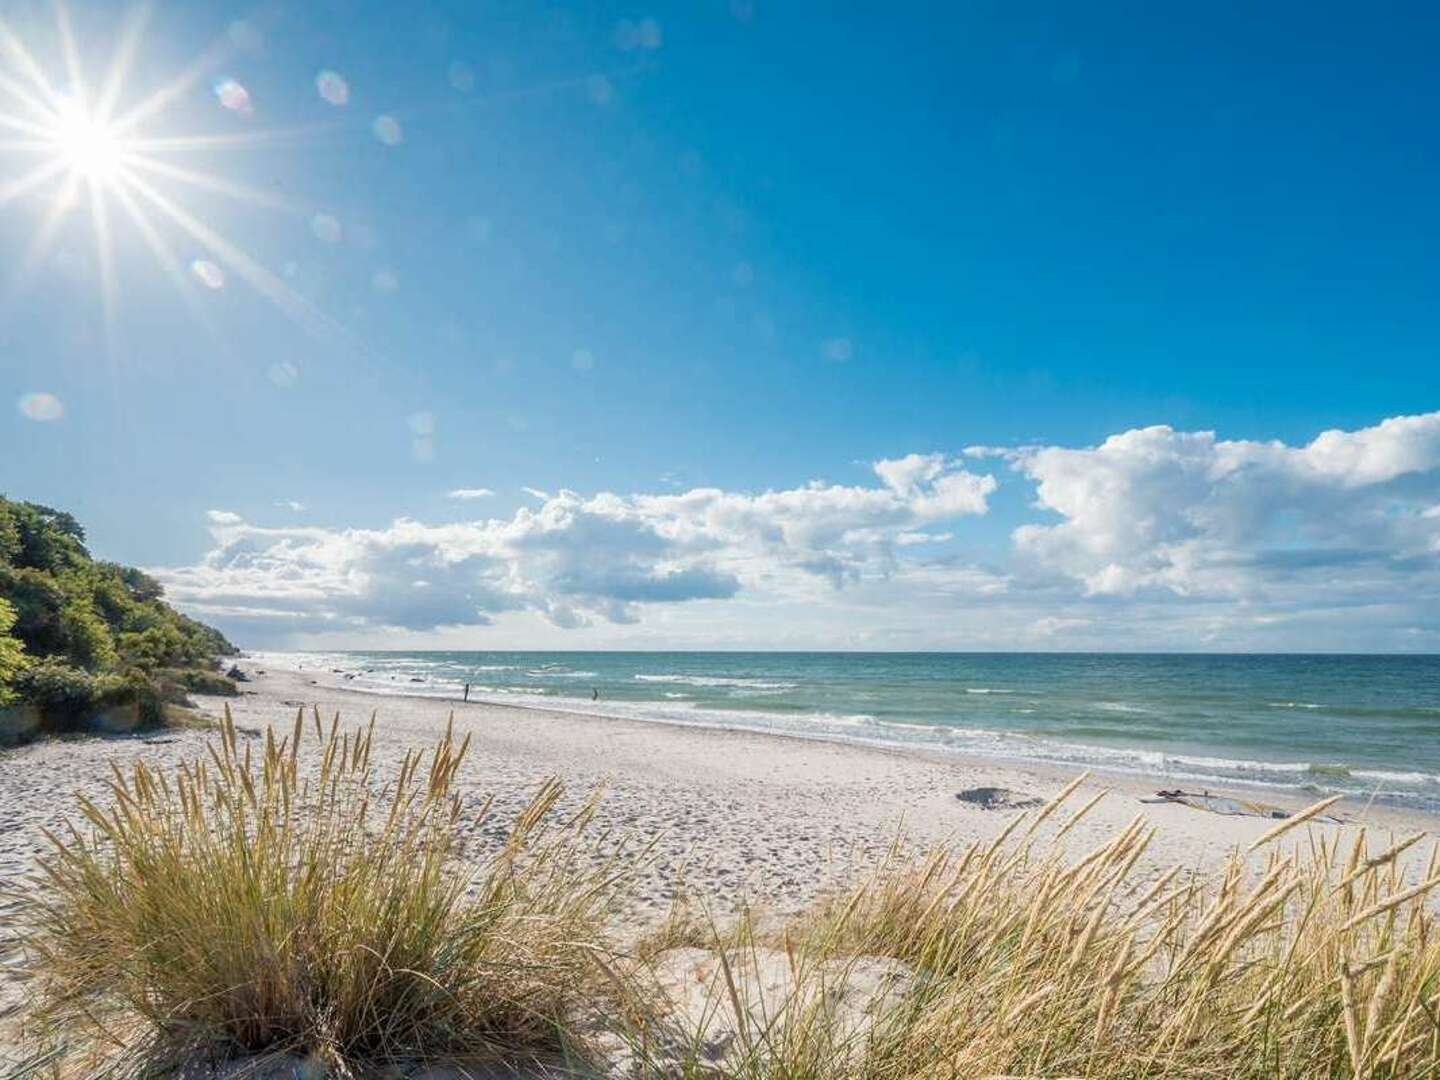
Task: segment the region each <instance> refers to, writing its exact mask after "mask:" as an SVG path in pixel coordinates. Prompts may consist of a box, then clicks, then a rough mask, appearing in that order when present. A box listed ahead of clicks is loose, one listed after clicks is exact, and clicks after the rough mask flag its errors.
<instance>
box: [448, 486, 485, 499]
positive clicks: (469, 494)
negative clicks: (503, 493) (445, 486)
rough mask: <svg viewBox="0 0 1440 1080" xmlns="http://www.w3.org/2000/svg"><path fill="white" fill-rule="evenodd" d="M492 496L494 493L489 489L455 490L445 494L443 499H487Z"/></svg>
mask: <svg viewBox="0 0 1440 1080" xmlns="http://www.w3.org/2000/svg"><path fill="white" fill-rule="evenodd" d="M494 494H495V492H493V491H491V490H490V489H489V488H456V489H455V490H453V491H450V492H447V493H446V495H445V497H446V498H447V499H488V498H490V496H491V495H494Z"/></svg>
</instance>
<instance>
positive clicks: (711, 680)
mask: <svg viewBox="0 0 1440 1080" xmlns="http://www.w3.org/2000/svg"><path fill="white" fill-rule="evenodd" d="M634 678H635V679H636V680H638V681H640V682H657V683H681V684H683V685H685V686H728V687H735V688H738V689H746V690H794V689H795V688H796V687H797V686H799V685H800V684H799V683H793V682H777V681H776V680H774V679H747V678H741V677H739V676H728V675H636V676H634Z"/></svg>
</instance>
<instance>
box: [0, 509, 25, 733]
mask: <svg viewBox="0 0 1440 1080" xmlns="http://www.w3.org/2000/svg"><path fill="white" fill-rule="evenodd" d="M3 543H4V537H3V521H0V545H3ZM19 617H20V616H19V615H18V613H17V612H16V611H15V605H13V604H11V603H10V601H8V600H6V599H4V598H3V597H0V706H3V705H9V704H11V703H12V702H13V701H14V700H15V692H14V690H12V689H11V686H12V685H13V683H14V682H15V680H16V678H18V677H19V675H20V673H21V672H22V671H24V670H25V667H26V660H25V646H24V645H23V644H22V643H21V642H20V641H19V639H17V638H13V637H11V636H10V630H11V628H12V627H13V626H14V625H15V620H16V619H18V618H19Z"/></svg>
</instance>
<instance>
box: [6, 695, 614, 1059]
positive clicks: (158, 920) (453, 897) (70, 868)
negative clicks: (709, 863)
mask: <svg viewBox="0 0 1440 1080" xmlns="http://www.w3.org/2000/svg"><path fill="white" fill-rule="evenodd" d="M311 728H312V725H311V724H310V723H307V722H306V721H305V717H304V716H303V714H297V716H296V720H295V724H294V727H293V729H292V730H291V731H290V732H289V733H288V734H287V735H286V736H285V737H284V738H278V739H277V737H276V735H275V733H274V732H273V730H272V731H269V732H267V733H266V735H265V741H264V744H263V749H260V750H259V752H258V753H254V754H252V751H251V747H250V744H249V743H248V742H244V741H243V740H242V739H241V737H240V734H239V733H238V732H237V730H236V728H235V725H234V723H233V721H232V720H231V719H230V717H229V714H228V711H227V713H226V717H225V720H224V722H223V724H222V725H221V729H220V738H219V745H218V747H215V746H212V747H211V749H210V755H209V759H208V760H204V761H199V762H195V763H193V764H191V765H189V766H185V767H182V768H181V769H180V770H179V772H178V773H177V774H176V775H173V776H166V775H164V774H163V773H160V772H157V771H155V770H152V769H150V768H147V767H146V766H145V765H144V764H137V765H135V767H134V768H133V770H132V771H131V772H129V773H121V772H120V771H118V770H117V771H116V774H115V777H114V780H113V781H112V783H111V791H112V795H113V803H112V805H110V806H108V807H101V806H99V805H96V804H94V803H91V802H89V801H86V800H84V799H82V800H81V802H80V809H81V814H82V817H83V821H82V822H80V823H79V825H78V826H77V827H74V828H72V829H70V830H69V832H68V833H67V835H65V836H64V837H52V838H51V839H52V842H53V847H54V852H53V854H52V856H51V857H50V858H49V859H48V860H46V866H45V869H46V873H47V874H48V877H49V890H48V891H46V892H45V893H43V894H42V895H41V896H39V897H38V898H35V899H34V900H32V901H31V903H30V905H29V907H30V916H31V919H32V926H33V929H32V932H31V935H30V938H29V945H30V948H31V951H32V961H33V963H34V966H35V967H36V968H37V969H38V971H39V972H40V973H41V979H42V983H43V999H44V1004H43V1005H42V1007H41V1010H40V1020H41V1021H42V1022H43V1023H44V1024H45V1025H46V1026H47V1027H48V1028H49V1030H51V1031H52V1032H61V1033H66V1032H68V1033H71V1034H72V1035H73V1033H77V1032H82V1031H83V1032H86V1033H88V1034H90V1035H92V1036H94V1040H93V1045H94V1046H96V1047H97V1048H98V1049H99V1050H101V1051H107V1050H108V1051H116V1050H122V1051H123V1052H124V1053H125V1054H126V1055H130V1054H133V1053H135V1052H136V1051H139V1052H140V1056H141V1057H143V1058H144V1060H145V1061H147V1062H148V1063H150V1064H149V1066H147V1067H150V1068H159V1067H160V1066H162V1065H163V1064H165V1063H166V1062H169V1061H175V1060H180V1059H183V1058H186V1057H194V1056H196V1055H205V1056H221V1055H242V1054H249V1053H255V1052H261V1051H271V1050H282V1051H288V1052H295V1053H301V1054H304V1055H307V1056H308V1057H310V1059H311V1060H312V1061H316V1062H323V1063H324V1064H325V1065H326V1066H327V1067H329V1068H331V1069H333V1070H334V1071H335V1072H337V1073H340V1074H344V1073H345V1072H346V1071H349V1070H351V1069H352V1067H354V1066H355V1065H356V1063H369V1065H371V1066H373V1065H374V1064H375V1063H377V1062H385V1061H403V1060H414V1059H422V1060H424V1059H433V1058H436V1057H442V1056H446V1055H452V1054H462V1055H467V1056H475V1055H484V1056H491V1055H493V1056H505V1055H519V1054H524V1053H528V1052H531V1051H539V1050H546V1049H552V1048H558V1047H559V1046H560V1045H561V1044H562V1043H563V1040H564V1032H563V1030H562V1027H561V1022H562V1019H563V1017H564V1015H565V1012H566V1007H567V1005H568V1003H569V1002H570V1000H571V999H572V998H573V997H574V995H575V994H577V993H578V992H580V990H581V988H582V987H583V986H584V985H585V984H586V983H587V982H588V981H590V980H591V978H592V976H593V973H594V970H595V969H594V965H593V964H592V963H591V962H590V961H589V959H588V953H587V950H588V949H590V948H591V947H593V943H594V942H595V941H597V940H598V937H599V934H600V930H601V925H602V922H603V919H604V916H605V915H606V913H607V908H608V905H609V904H610V902H611V901H612V900H613V898H614V896H615V891H616V886H617V884H618V883H619V878H620V877H621V876H623V871H621V870H619V869H618V868H617V867H614V866H605V865H603V864H602V865H601V867H600V869H594V868H593V867H594V863H593V861H591V860H586V859H584V858H583V856H585V855H587V854H589V853H590V850H591V845H590V844H589V843H588V842H587V840H586V838H585V835H584V833H585V829H586V826H587V824H588V821H589V817H590V814H589V810H588V808H587V810H586V811H585V812H582V813H581V814H580V815H579V816H578V817H576V818H574V819H571V820H569V821H566V822H563V823H560V824H555V823H553V821H552V819H553V818H554V816H555V813H554V810H555V804H556V801H557V799H558V798H559V795H560V787H559V785H558V784H555V783H549V784H546V785H545V786H544V787H542V788H541V789H540V791H539V792H538V794H537V795H536V796H535V798H534V800H533V801H532V802H531V803H530V804H529V807H528V808H527V809H526V810H525V811H524V812H523V813H522V814H521V815H520V817H519V818H518V820H517V821H516V822H515V823H514V825H513V827H512V829H511V831H510V833H509V838H508V840H507V842H506V843H505V846H504V847H503V849H502V850H501V851H500V852H499V853H498V854H496V855H494V856H492V857H491V858H489V859H488V860H487V861H485V862H484V863H483V864H481V865H480V866H479V867H473V868H467V867H466V865H465V864H464V862H462V861H461V860H460V859H459V858H457V854H458V848H459V843H460V839H461V833H460V830H459V826H460V824H461V814H462V804H461V801H460V799H459V798H458V797H457V795H456V794H455V791H454V779H455V774H456V772H457V770H458V769H459V768H460V765H461V763H462V761H463V759H464V756H465V751H466V744H465V743H464V742H461V743H459V744H458V745H457V743H456V742H455V740H454V739H453V738H452V736H451V734H450V733H449V732H447V733H446V735H445V736H444V738H443V739H442V740H441V741H440V742H439V743H438V744H437V745H436V746H435V748H434V749H433V750H432V751H431V752H430V753H428V754H424V755H422V754H409V755H407V756H406V757H405V759H404V762H403V764H402V765H401V767H400V769H399V771H398V773H397V775H395V776H393V777H390V778H389V779H388V782H381V780H380V779H379V778H377V776H376V775H375V770H374V769H373V768H372V766H371V763H370V753H371V743H372V738H373V730H374V721H373V718H372V721H371V725H370V727H369V728H365V729H357V730H355V731H349V732H347V731H343V730H342V729H341V728H340V724H339V718H338V717H337V718H336V719H335V721H334V722H333V723H331V724H330V725H329V726H328V728H327V727H325V726H323V725H322V724H321V721H320V717H319V714H318V713H315V714H314V715H313V731H311V730H309V729H311ZM467 824H468V822H467ZM62 1037H63V1036H62ZM79 1074H80V1075H83V1069H82V1070H81V1071H80V1073H79Z"/></svg>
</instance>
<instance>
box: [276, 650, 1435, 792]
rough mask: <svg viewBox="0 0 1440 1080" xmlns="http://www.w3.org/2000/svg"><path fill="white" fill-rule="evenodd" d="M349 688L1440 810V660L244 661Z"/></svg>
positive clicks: (874, 656)
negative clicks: (327, 677)
mask: <svg viewBox="0 0 1440 1080" xmlns="http://www.w3.org/2000/svg"><path fill="white" fill-rule="evenodd" d="M250 655H251V656H252V657H254V658H255V659H256V660H258V661H261V662H262V663H269V664H271V665H273V666H276V667H285V668H299V669H302V670H320V671H324V672H327V673H335V674H339V675H342V676H344V677H345V678H346V679H347V681H348V682H349V683H350V684H351V685H352V686H353V687H354V688H355V689H357V690H366V691H371V692H374V693H377V694H412V695H423V696H428V697H434V698H437V699H442V700H456V699H459V698H460V697H461V696H462V695H463V694H464V688H465V686H466V684H467V683H468V684H469V686H470V699H471V700H472V701H493V702H498V703H502V704H511V705H528V706H537V707H543V708H549V709H559V710H569V711H574V712H581V713H588V714H599V715H601V716H613V717H619V718H624V719H627V720H649V721H660V722H666V723H672V724H687V725H696V726H705V727H719V728H741V729H748V730H755V731H765V732H773V733H780V734H785V735H791V736H797V737H805V738H821V739H840V740H848V741H860V742H868V743H880V744H886V745H896V746H913V747H924V748H928V749H931V750H936V751H942V752H943V751H949V752H954V753H959V754H969V755H982V756H986V757H991V758H997V759H1003V760H1007V761H1020V762H1040V763H1046V764H1053V765H1061V766H1070V767H1076V768H1084V767H1095V768H1102V769H1109V770H1119V771H1122V772H1126V773H1133V774H1138V775H1141V776H1146V777H1153V778H1154V780H1155V783H1156V786H1157V787H1161V786H1171V787H1173V786H1179V787H1185V788H1187V789H1190V790H1196V789H1203V788H1204V787H1206V786H1207V785H1214V786H1220V785H1224V786H1227V787H1234V786H1237V785H1238V786H1248V787H1253V788H1256V789H1271V790H1281V789H1283V790H1285V791H1288V792H1294V793H1313V794H1315V795H1317V796H1318V795H1321V794H1328V793H1337V792H1339V793H1345V794H1348V795H1352V796H1356V797H1360V798H1367V799H1369V798H1373V799H1375V800H1377V801H1380V802H1384V803H1389V804H1399V805H1403V806H1409V807H1412V808H1415V809H1425V810H1429V811H1437V810H1440V656H1336V655H1293V656H1277V655H1232V654H1226V655H1195V654H1183V655H1154V654H1144V655H1117V654H1110V653H1106V654H1073V653H1066V654H1055V653H851V652H845V653H821V652H814V653H799V652H794V653H776V652H760V653H743V652H326V653H313V652H312V653H293V652H292V653H274V652H269V653H252V654H250Z"/></svg>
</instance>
